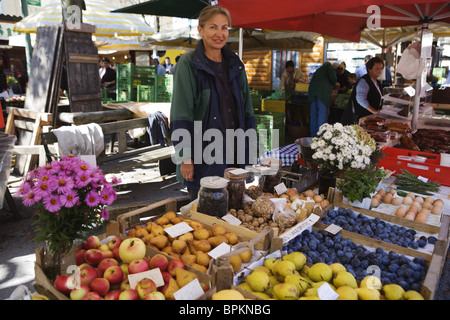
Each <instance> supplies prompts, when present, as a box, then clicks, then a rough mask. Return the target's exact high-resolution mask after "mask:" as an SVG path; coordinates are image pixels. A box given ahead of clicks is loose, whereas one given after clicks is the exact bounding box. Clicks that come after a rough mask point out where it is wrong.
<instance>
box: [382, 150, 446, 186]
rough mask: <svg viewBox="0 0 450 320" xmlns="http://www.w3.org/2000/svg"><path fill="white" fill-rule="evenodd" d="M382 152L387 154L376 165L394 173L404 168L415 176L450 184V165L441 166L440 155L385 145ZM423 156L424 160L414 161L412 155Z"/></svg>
mask: <svg viewBox="0 0 450 320" xmlns="http://www.w3.org/2000/svg"><path fill="white" fill-rule="evenodd" d="M383 153H385V154H387V155H386V157H385V158H384V159H383V160H381V161H380V162H379V164H378V167H384V168H385V169H388V170H391V171H395V173H394V175H397V174H399V173H401V169H406V170H408V171H409V172H411V173H413V174H415V175H416V176H422V177H425V178H427V179H429V180H432V181H436V182H439V183H440V184H441V185H444V186H450V167H444V166H441V165H440V163H441V155H440V154H434V153H426V152H420V151H413V150H407V149H399V148H392V147H386V148H383ZM418 156H419V157H425V158H426V160H425V162H423V163H422V162H418V161H414V160H413V159H408V158H410V157H411V158H414V157H418Z"/></svg>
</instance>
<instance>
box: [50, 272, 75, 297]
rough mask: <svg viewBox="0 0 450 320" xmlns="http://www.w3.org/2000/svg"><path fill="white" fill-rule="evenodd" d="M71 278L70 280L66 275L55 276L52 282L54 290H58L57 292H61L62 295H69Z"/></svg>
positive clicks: (71, 283) (71, 285)
mask: <svg viewBox="0 0 450 320" xmlns="http://www.w3.org/2000/svg"><path fill="white" fill-rule="evenodd" d="M73 280H74V279H73V278H71V277H70V276H68V275H65V274H62V275H60V276H57V277H56V279H55V281H54V282H53V285H54V286H55V288H56V289H58V291H59V292H62V293H64V294H67V295H68V294H70V291H71V290H72V289H71V288H72V287H73Z"/></svg>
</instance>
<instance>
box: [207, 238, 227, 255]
mask: <svg viewBox="0 0 450 320" xmlns="http://www.w3.org/2000/svg"><path fill="white" fill-rule="evenodd" d="M230 251H231V247H230V246H229V245H228V244H226V243H225V242H222V243H221V244H219V245H218V246H217V247H215V248H214V249H212V250H211V251H210V252H208V255H209V256H210V257H211V258H213V259H217V258H218V257H220V256H222V255H224V254H227V253H229V252H230Z"/></svg>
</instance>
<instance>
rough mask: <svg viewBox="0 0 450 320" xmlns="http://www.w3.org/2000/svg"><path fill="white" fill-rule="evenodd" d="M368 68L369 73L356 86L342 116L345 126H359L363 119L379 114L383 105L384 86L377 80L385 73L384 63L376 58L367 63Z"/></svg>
mask: <svg viewBox="0 0 450 320" xmlns="http://www.w3.org/2000/svg"><path fill="white" fill-rule="evenodd" d="M366 67H367V73H366V74H365V75H363V76H362V77H361V78H359V80H358V82H357V83H356V84H355V85H354V89H353V91H352V94H351V96H350V98H349V99H348V104H347V106H346V108H345V110H344V113H343V114H342V118H341V123H342V124H344V125H348V124H358V123H359V119H361V118H362V117H365V116H368V115H371V114H377V113H379V112H380V110H381V107H382V105H383V99H382V96H383V94H382V92H381V90H382V86H381V82H380V81H379V80H377V79H378V77H379V76H380V75H381V73H382V72H383V71H384V62H383V60H382V59H381V58H379V57H374V58H372V59H370V60H369V61H368V62H367V64H366Z"/></svg>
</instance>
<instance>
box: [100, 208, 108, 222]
mask: <svg viewBox="0 0 450 320" xmlns="http://www.w3.org/2000/svg"><path fill="white" fill-rule="evenodd" d="M100 216H101V217H102V218H103V219H105V220H108V219H109V211H108V209H106V208H105V209H102V211H101V212H100Z"/></svg>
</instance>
